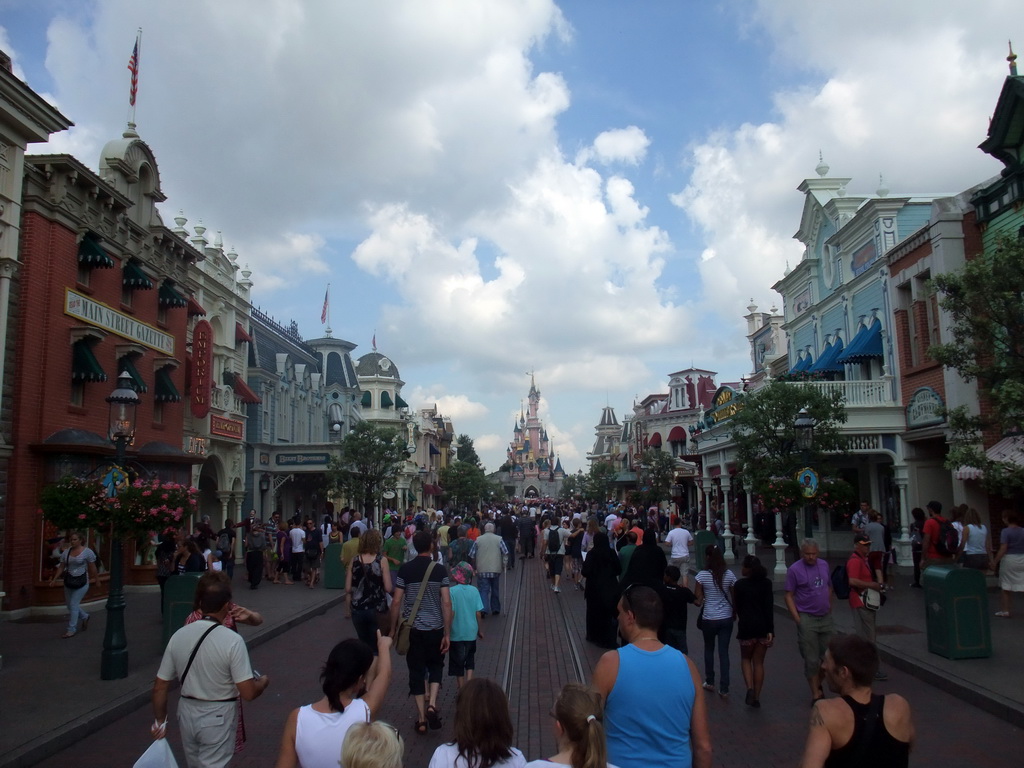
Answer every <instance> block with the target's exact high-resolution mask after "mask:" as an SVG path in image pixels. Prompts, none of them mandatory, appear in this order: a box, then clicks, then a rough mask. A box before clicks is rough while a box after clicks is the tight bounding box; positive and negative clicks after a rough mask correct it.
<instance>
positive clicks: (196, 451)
mask: <svg viewBox="0 0 1024 768" xmlns="http://www.w3.org/2000/svg"><path fill="white" fill-rule="evenodd" d="M182 450H183V451H185V453H190V454H192V455H193V456H205V455H206V450H207V446H206V438H205V437H196V436H194V435H193V436H190V437H186V438H185V441H184V445H182Z"/></svg>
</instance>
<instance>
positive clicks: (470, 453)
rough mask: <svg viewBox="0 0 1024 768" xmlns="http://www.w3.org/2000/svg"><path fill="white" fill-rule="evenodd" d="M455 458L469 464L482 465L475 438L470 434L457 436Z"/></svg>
mask: <svg viewBox="0 0 1024 768" xmlns="http://www.w3.org/2000/svg"><path fill="white" fill-rule="evenodd" d="M455 458H456V459H458V460H459V461H464V462H466V463H467V464H472V465H473V466H474V467H479V466H481V464H480V457H479V456H478V455H477V453H476V448H475V447H474V446H473V438H471V437H470V436H469V435H459V436H458V437H457V438H455Z"/></svg>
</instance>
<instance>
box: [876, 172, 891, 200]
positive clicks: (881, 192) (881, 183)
mask: <svg viewBox="0 0 1024 768" xmlns="http://www.w3.org/2000/svg"><path fill="white" fill-rule="evenodd" d="M875 194H876V195H878V196H879V197H886V196H887V195H888V194H889V187H888V186H887V185H886V183H885V179H883V178H882V174H878V189H876V190H875Z"/></svg>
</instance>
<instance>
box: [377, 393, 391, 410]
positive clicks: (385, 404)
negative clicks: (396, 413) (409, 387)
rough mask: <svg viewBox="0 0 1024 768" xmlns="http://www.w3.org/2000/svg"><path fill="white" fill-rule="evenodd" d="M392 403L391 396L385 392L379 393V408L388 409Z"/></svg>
mask: <svg viewBox="0 0 1024 768" xmlns="http://www.w3.org/2000/svg"><path fill="white" fill-rule="evenodd" d="M392 405H394V403H393V402H392V401H391V395H390V394H388V391H387V390H384V391H383V392H381V393H380V407H381V408H390V407H391V406H392Z"/></svg>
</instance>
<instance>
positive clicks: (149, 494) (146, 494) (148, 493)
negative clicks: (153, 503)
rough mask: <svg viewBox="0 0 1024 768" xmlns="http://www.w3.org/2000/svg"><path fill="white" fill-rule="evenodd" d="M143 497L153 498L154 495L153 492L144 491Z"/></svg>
mask: <svg viewBox="0 0 1024 768" xmlns="http://www.w3.org/2000/svg"><path fill="white" fill-rule="evenodd" d="M142 495H143V496H152V495H153V492H152V491H143V492H142Z"/></svg>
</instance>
